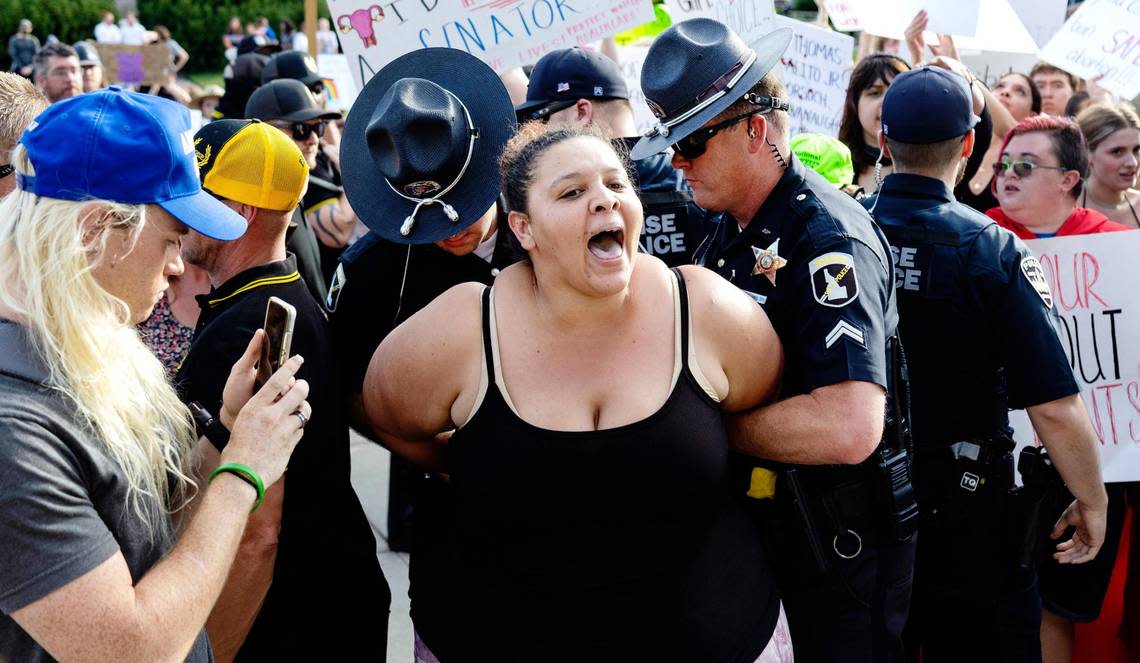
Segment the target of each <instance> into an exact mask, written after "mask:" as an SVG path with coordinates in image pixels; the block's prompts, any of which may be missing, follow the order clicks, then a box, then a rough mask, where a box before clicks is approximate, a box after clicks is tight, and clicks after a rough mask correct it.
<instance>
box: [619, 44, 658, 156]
mask: <svg viewBox="0 0 1140 663" xmlns="http://www.w3.org/2000/svg"><path fill="white" fill-rule="evenodd" d="M648 54H649V46H648V45H646V46H618V64H619V66H620V67H621V74H622V78H624V79H625V86H626V87H627V88H629V104H630V106H632V107H633V123H634V124H635V125H636V126H637V133H638V134H644V133H645V132H646V131H649V128H650V127H652V126H653V125H655V124H657V118H656V117H655V116H654V115H653V111H651V110H649V106H648V105H647V104H646V103H645V94H644V93H642V91H641V67H642V65H644V64H645V56H646V55H648Z"/></svg>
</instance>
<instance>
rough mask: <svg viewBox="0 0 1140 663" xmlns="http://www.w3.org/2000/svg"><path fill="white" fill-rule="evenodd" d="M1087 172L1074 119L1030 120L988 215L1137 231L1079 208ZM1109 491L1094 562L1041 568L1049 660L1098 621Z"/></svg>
mask: <svg viewBox="0 0 1140 663" xmlns="http://www.w3.org/2000/svg"><path fill="white" fill-rule="evenodd" d="M1088 169H1089V151H1088V148H1087V146H1086V145H1085V139H1084V136H1083V134H1082V133H1081V130H1080V127H1079V126H1078V125H1077V123H1076V122H1074V121H1073V120H1071V119H1069V118H1060V117H1049V116H1040V117H1031V118H1026V119H1024V120H1022V121H1021V122H1018V123H1017V125H1016V126H1014V128H1013V129H1011V130H1010V132H1009V134H1008V135H1007V136H1006V138H1005V144H1004V145H1002V148H1001V157H1000V159H999V160H998V162H997V163H995V164H994V178H993V180H992V183H991V186H992V187H993V189H994V195H995V196H996V197H997V199H998V203H999V205H1000V206H999V207H994V208H992V209H990V210H989V211H987V212H986V215H987V216H989V217H990V218H992V219H994V220H995V221H997V222H998V225H1000V226H1001V227H1003V228H1005V229H1006V230H1009V231H1011V232H1013V233H1014V234H1015V235H1017V236H1018V237H1020V238H1021V239H1038V238H1043V237H1056V236H1061V235H1087V234H1091V233H1103V232H1115V231H1119V230H1132V228H1129V227H1128V226H1125V225H1122V224H1119V223H1116V222H1115V221H1112V220H1110V219H1109V218H1108V217H1106V216H1105V215H1104V214H1101V213H1100V212H1098V211H1096V210H1093V209H1088V208H1085V207H1077V200H1078V198H1079V197H1080V195H1081V189H1082V187H1083V186H1084V178H1085V176H1086V175H1087V174H1088ZM1106 488H1107V490H1108V499H1109V506H1108V522H1107V528H1106V532H1105V540H1104V546H1103V547H1102V548H1101V551H1100V554H1099V555H1097V557H1096V559H1094V560H1093V561H1091V562H1089V563H1087V564H1081V565H1079V567H1078V566H1074V565H1066V566H1062V565H1059V564H1057V563H1056V562H1054V561H1052V560H1046V561H1045V562H1043V563H1042V564H1041V565H1040V567H1039V569H1038V572H1039V578H1038V588H1039V589H1040V591H1041V602H1042V606H1043V608H1044V610H1043V614H1042V620H1041V652H1042V655H1043V659H1044V660H1045V661H1046V662H1049V661H1068V660H1070V659H1071V657H1072V653H1073V636H1074V622H1091V621H1094V620H1095V619H1096V618H1097V616H1098V615H1099V614H1100V607H1101V604H1102V603H1103V602H1104V597H1105V594H1106V593H1107V591H1108V585H1109V581H1110V580H1111V578H1112V568H1113V565H1114V563H1115V561H1116V554H1117V550H1118V549H1119V547H1120V536H1121V531H1122V529H1123V525H1124V511H1125V510H1124V488H1125V484H1109V485H1108V486H1106Z"/></svg>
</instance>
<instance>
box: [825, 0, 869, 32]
mask: <svg viewBox="0 0 1140 663" xmlns="http://www.w3.org/2000/svg"><path fill="white" fill-rule="evenodd" d="M865 1H866V0H823V8H824V9H826V10H827V17H828V18H829V19H831V24H832V25H834V26H835V29H836V30H843V31H844V32H855V31H856V30H862V29H863V24H862V23H860V21H859V6H860V4H862V3H863V2H865Z"/></svg>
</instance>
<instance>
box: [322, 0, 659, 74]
mask: <svg viewBox="0 0 1140 663" xmlns="http://www.w3.org/2000/svg"><path fill="white" fill-rule="evenodd" d="M327 2H328V6H329V13H330V14H331V15H332V19H333V23H334V25H335V26H336V29H337V30H338V31H339V32H340V41H341V46H342V47H343V48H344V52H345V55H347V56H348V60H349V64H350V66H351V69H352V75H353V78H354V79H355V80H356V82H357V84H358V85H360V86H361V87H363V85H364V83H365V82H367V81H368V79H369V78H371V77H372V75H373V74H374V73H376V72H377V71H379V70H380V68H381V67H383V66H384V65H385V64H387V63H389V62H391V61H392V60H394V59H396V58H397V57H399V56H401V55H403V54H404V53H409V52H411V51H414V50H418V49H421V48H429V47H433V46H443V47H447V48H458V49H461V50H464V51H467V52H468V53H471V54H472V55H474V56H476V57H478V58H479V59H481V60H483V61H484V62H486V63H487V64H488V65H490V66H491V68H492V69H494V70H495V71H498V72H503V71H505V70H507V69H510V68H512V67H517V66H521V65H523V64H527V63H532V62H536V61H538V59H539V58H541V57H542V56H543V55H545V54H546V53H549V52H550V51H552V50H555V49H559V48H570V47H572V46H582V45H585V44H589V43H592V42H596V41H598V40H599V39H602V38H603V37H608V36H610V35H612V34H616V33H618V32H621V31H623V30H628V29H630V28H634V27H637V26H639V25H643V24H645V23H649V22H650V21H652V20H653V4H652V2H651V0H327Z"/></svg>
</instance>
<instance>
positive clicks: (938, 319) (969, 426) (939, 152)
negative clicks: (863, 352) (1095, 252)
mask: <svg viewBox="0 0 1140 663" xmlns="http://www.w3.org/2000/svg"><path fill="white" fill-rule="evenodd" d="M977 122H978V118H977V116H976V115H974V112H973V109H972V101H971V96H970V92H969V90H968V88H967V85H966V81H965V80H964V78H963V77H962V76H961V75H959V74H957V73H953V72H950V71H947V70H944V69H940V68H937V67H933V66H931V67H926V68H922V69H916V70H913V71H908V72H904V73H902V74H899V75H898V76H897V77H896V78H895V80H894V82H893V83H892V84H891V87H890V89H889V90H888V91H887V94H886V97H885V98H884V99H883V108H882V125H883V126H882V133H881V134H880V136H879V145H880V146H881V147H882V149H883V153H884V155H887V156H890V157H891V158H892V159H893V161H894V172H893V173H892V174H891V175H889V176H887V178H886V180H885V181H884V182H883V186H882V188H881V189H880V191H879V194H878V195H877V196H875V197H871V198H868V199H866V200H865V201H864V204H865V205H867V206H868V207H869V208H870V209H871V210H872V213H873V215H874V217H875V220H876V221H878V223H879V225H880V226H881V227H882V229H883V231H884V232H885V233H886V235H887V237H888V238H889V239H890V242H891V251H892V253H893V254H894V261H893V262H894V271H895V287H896V288H897V292H898V310H899V333H900V335H901V337H902V338H903V339H905V341H906V350H907V360H908V365H909V372H910V387H911V396H912V400H911V404H912V409H911V415H912V420H913V430H914V431H915V439H914V449H915V456H914V468H915V477H916V481H915V490H916V492H917V496H918V502H919V506H920V509H921V512H922V524H921V526H920V528H919V532H918V534H919V536H918V552H917V559H916V564H915V579H914V594H913V599H912V602H911V612H910V622H909V624H908V626H907V634H908V640H912V641H913V644H914V645H915V646H916V647H919V648H921V651H922V655H923V658H924V660H926V661H928V662H939V661H962V660H993V661H1040V660H1041V644H1040V635H1039V628H1040V624H1041V598H1040V596H1039V595H1038V592H1037V585H1036V582H1037V581H1036V574H1035V571H1034V564H1033V561H1034V558H1035V557H1036V556H1037V554H1039V553H1037V551H1035V547H1034V545H1033V544H1032V541H1033V540H1034V536H1033V525H1034V524H1036V523H1034V522H1026V520H1028V519H1027V518H1025V515H1024V514H1025V512H1030V511H1033V510H1034V509H1035V508H1036V505H1035V503H1033V502H1029V501H1027V497H1026V495H1027V494H1032V493H1025V492H1023V493H1022V494H1021V495H1020V496H1019V497H1017V498H1012V497H1011V493H1010V491H1011V489H1012V488H1013V477H1014V473H1013V471H1014V459H1013V455H1012V452H1013V449H1014V443H1013V440H1012V439H1011V438H1010V437H1009V435H1008V433H1007V431H1008V424H1009V422H1008V419H1007V417H1006V411H1007V409H1009V408H1026V409H1027V410H1028V411H1029V417H1030V419H1031V420H1032V421H1033V426H1034V429H1035V430H1036V432H1037V434H1038V435H1039V436H1040V438H1041V441H1042V442H1043V443H1044V446H1045V449H1047V450H1048V456H1049V459H1048V460H1043V458H1044V455H1043V454H1039V453H1038V450H1037V449H1036V448H1033V447H1030V448H1029V449H1027V450H1025V451H1023V452H1022V454H1021V456H1022V457H1021V458H1020V459H1019V462H1018V463H1017V465H1018V467H1019V469H1020V470H1021V474H1022V480H1023V482H1024V483H1025V485H1026V486H1027V488H1029V489H1030V490H1032V487H1033V486H1036V485H1042V484H1045V483H1047V482H1048V481H1050V479H1049V475H1050V474H1055V471H1059V472H1060V477H1061V478H1062V479H1063V480H1064V482H1065V484H1066V486H1067V487H1068V489H1069V490H1070V491H1071V492H1072V494H1073V496H1074V497H1075V498H1076V499H1075V500H1074V501H1073V503H1072V504H1071V505H1070V506H1069V507H1068V509H1066V510H1065V512H1064V513H1063V514H1061V518H1060V520H1059V521H1057V523H1056V527H1055V529H1054V535H1055V536H1058V537H1059V536H1060V535H1061V534H1062V533H1063V532H1064V531H1065V530H1066V529H1067V528H1069V527H1073V528H1075V534H1073V535H1072V536H1071V538H1070V537H1065V540H1064V541H1063V542H1062V543H1060V544H1058V545H1057V548H1056V551H1055V554H1054V558H1056V559H1057V560H1058V561H1060V562H1062V563H1080V562H1085V561H1088V560H1090V559H1092V558H1093V557H1094V556H1095V555H1096V553H1097V550H1098V549H1099V547H1100V545H1101V543H1102V541H1103V539H1104V530H1105V517H1106V509H1107V497H1106V496H1105V491H1104V485H1103V484H1102V483H1101V479H1100V471H1099V467H1098V462H1097V453H1096V437H1095V434H1094V433H1093V429H1092V426H1091V425H1090V424H1089V419H1088V415H1087V413H1086V412H1085V408H1084V405H1083V403H1082V401H1081V399H1080V395H1079V392H1078V388H1077V384H1076V381H1075V380H1074V379H1073V374H1072V370H1071V369H1070V367H1069V362H1068V359H1067V358H1066V355H1065V352H1064V350H1063V349H1062V347H1061V343H1060V341H1059V340H1058V337H1057V335H1056V333H1055V331H1054V325H1053V323H1054V321H1055V312H1054V311H1053V297H1052V294H1051V293H1050V292H1049V285H1048V282H1047V281H1046V279H1045V276H1044V270H1043V269H1042V267H1041V264H1040V263H1038V262H1037V259H1036V258H1034V257H1033V255H1032V254H1031V253H1030V252H1029V250H1028V249H1027V248H1026V246H1025V245H1024V244H1022V243H1021V241H1020V240H1018V239H1017V238H1016V237H1015V236H1014V235H1013V234H1012V233H1009V232H1006V231H1005V230H1003V229H1001V228H999V227H998V226H997V224H996V223H995V222H994V221H992V220H991V219H989V218H988V217H986V216H984V215H982V214H980V213H978V212H976V211H974V210H973V209H971V208H970V207H967V206H966V205H963V204H961V203H959V202H957V201H956V200H955V199H954V194H953V193H952V191H953V188H954V185H955V184H956V183H957V182H958V181H959V180H960V179H961V177H962V172H963V165H964V164H965V162H966V159H967V157H969V156H970V153H971V152H972V151H973V149H974V125H975V124H977ZM998 165H1000V164H998ZM1053 467H1055V468H1056V470H1053V469H1052V468H1053ZM1053 480H1054V481H1056V479H1053ZM1019 513H1020V514H1021V516H1018V515H1017V514H1019ZM1043 515H1046V516H1047V517H1048V518H1049V524H1050V525H1052V524H1053V519H1054V518H1056V517H1057V515H1058V514H1056V513H1052V514H1043ZM1027 533H1028V534H1027ZM1040 537H1041V538H1043V537H1044V532H1041V533H1040ZM1041 552H1043V551H1041Z"/></svg>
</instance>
